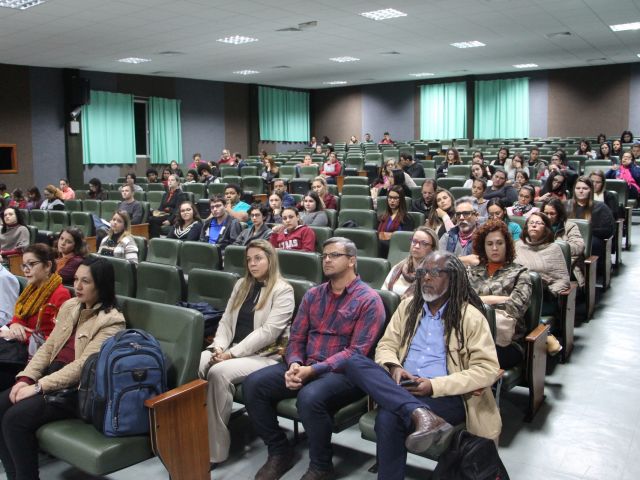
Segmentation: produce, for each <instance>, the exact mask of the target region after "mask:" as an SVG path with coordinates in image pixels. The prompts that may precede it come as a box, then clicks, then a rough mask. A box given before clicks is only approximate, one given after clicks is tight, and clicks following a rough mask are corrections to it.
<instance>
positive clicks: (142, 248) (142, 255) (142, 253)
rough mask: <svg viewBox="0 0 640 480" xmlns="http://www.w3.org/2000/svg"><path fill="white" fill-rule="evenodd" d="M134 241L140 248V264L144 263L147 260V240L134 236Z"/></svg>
mask: <svg viewBox="0 0 640 480" xmlns="http://www.w3.org/2000/svg"><path fill="white" fill-rule="evenodd" d="M133 240H134V241H135V242H136V246H137V247H138V262H144V261H145V260H146V259H147V239H146V238H144V237H138V236H136V235H133Z"/></svg>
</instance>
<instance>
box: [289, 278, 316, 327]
mask: <svg viewBox="0 0 640 480" xmlns="http://www.w3.org/2000/svg"><path fill="white" fill-rule="evenodd" d="M287 282H289V284H290V285H291V286H292V287H293V297H294V299H295V308H294V310H293V317H294V318H295V315H296V314H297V313H298V307H300V302H302V297H304V294H305V293H307V292H308V291H309V290H311V289H312V288H313V287H315V286H316V284H315V283H313V282H310V281H309V280H300V279H297V278H287Z"/></svg>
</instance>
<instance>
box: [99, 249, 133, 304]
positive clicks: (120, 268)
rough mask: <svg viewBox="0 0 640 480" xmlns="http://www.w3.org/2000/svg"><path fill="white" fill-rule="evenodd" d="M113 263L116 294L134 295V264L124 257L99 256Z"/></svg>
mask: <svg viewBox="0 0 640 480" xmlns="http://www.w3.org/2000/svg"><path fill="white" fill-rule="evenodd" d="M101 258H104V259H105V260H107V261H108V262H109V263H110V264H111V265H113V271H114V273H115V277H116V282H115V287H116V295H124V296H125V297H135V296H136V266H135V265H134V264H133V263H131V262H130V261H128V260H125V259H124V258H115V257H101Z"/></svg>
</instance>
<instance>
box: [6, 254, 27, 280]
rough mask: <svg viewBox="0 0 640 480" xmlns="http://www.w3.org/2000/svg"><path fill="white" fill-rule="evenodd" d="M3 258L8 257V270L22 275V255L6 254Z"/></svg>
mask: <svg viewBox="0 0 640 480" xmlns="http://www.w3.org/2000/svg"><path fill="white" fill-rule="evenodd" d="M5 258H8V259H9V271H10V272H11V273H13V274H14V275H19V276H22V275H23V274H24V272H23V271H22V255H7V256H6V257H5Z"/></svg>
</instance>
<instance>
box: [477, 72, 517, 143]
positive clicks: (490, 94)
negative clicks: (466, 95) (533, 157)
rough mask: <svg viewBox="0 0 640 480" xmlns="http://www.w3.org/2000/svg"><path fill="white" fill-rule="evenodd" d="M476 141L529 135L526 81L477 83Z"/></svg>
mask: <svg viewBox="0 0 640 480" xmlns="http://www.w3.org/2000/svg"><path fill="white" fill-rule="evenodd" d="M475 90H476V99H475V123H474V137H475V138H511V137H515V138H523V137H528V136H529V79H528V78H513V79H506V80H488V81H484V82H476V88H475Z"/></svg>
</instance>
